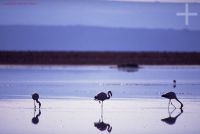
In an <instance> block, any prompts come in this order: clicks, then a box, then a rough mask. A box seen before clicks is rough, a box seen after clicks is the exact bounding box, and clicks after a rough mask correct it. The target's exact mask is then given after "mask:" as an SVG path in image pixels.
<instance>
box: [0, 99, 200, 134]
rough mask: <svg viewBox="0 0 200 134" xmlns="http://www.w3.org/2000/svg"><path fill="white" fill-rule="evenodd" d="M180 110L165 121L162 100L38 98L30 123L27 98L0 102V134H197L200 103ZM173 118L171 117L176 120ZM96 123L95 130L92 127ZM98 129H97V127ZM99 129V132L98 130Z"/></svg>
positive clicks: (30, 107)
mask: <svg viewBox="0 0 200 134" xmlns="http://www.w3.org/2000/svg"><path fill="white" fill-rule="evenodd" d="M182 101H183V102H184V109H183V112H182V113H181V110H180V109H176V110H175V111H173V108H172V107H171V108H170V111H171V112H172V111H173V112H172V114H171V117H172V118H170V119H168V123H171V124H168V123H166V122H163V121H162V119H164V118H169V116H170V115H169V114H168V109H167V107H166V106H167V103H168V102H167V101H166V100H163V99H128V100H108V101H105V103H104V107H103V115H102V116H103V117H102V118H103V122H104V125H105V126H103V125H102V118H101V105H100V104H99V103H98V102H95V101H93V100H87V99H85V100H65V99H41V102H42V108H41V110H40V112H41V114H40V115H39V116H38V119H39V121H38V123H37V124H33V123H32V118H33V117H34V116H36V115H37V114H39V109H37V110H36V112H35V115H34V110H33V107H32V106H33V105H32V104H33V102H32V100H29V99H25V100H24V99H11V100H1V101H0V107H1V109H0V112H1V114H0V118H1V120H0V130H1V133H9V134H12V133H13V134H14V133H15V134H16V133H20V134H21V133H29V134H35V133H43V134H44V133H46V134H52V133H61V134H62V133H71V134H79V133H80V134H82V133H88V134H95V133H100V132H102V133H109V132H110V133H113V134H122V133H124V134H132V133H139V134H146V133H149V134H156V133H162V134H168V133H171V134H179V133H180V134H188V133H192V134H199V132H200V128H199V123H200V114H199V110H200V107H199V106H200V100H198V101H193V100H190V99H183V100H182ZM176 116H177V118H173V117H176ZM95 123H96V127H95ZM97 126H98V127H99V129H98V128H97ZM100 129H101V130H100Z"/></svg>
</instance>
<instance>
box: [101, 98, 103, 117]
mask: <svg viewBox="0 0 200 134" xmlns="http://www.w3.org/2000/svg"><path fill="white" fill-rule="evenodd" d="M101 119H103V101H102V103H101Z"/></svg>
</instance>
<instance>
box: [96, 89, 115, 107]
mask: <svg viewBox="0 0 200 134" xmlns="http://www.w3.org/2000/svg"><path fill="white" fill-rule="evenodd" d="M111 96H112V92H111V91H108V93H107V94H106V93H104V92H101V93H99V94H97V95H96V96H94V100H97V101H99V103H100V102H102V104H103V101H104V100H107V99H110V97H111Z"/></svg>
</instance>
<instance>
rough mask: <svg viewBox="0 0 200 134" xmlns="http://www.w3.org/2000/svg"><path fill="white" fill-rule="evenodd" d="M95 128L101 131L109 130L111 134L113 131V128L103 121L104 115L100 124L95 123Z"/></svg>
mask: <svg viewBox="0 0 200 134" xmlns="http://www.w3.org/2000/svg"><path fill="white" fill-rule="evenodd" d="M94 126H95V127H96V128H97V129H99V130H100V131H105V130H107V131H108V132H109V133H110V132H111V131H112V126H111V125H110V124H109V123H105V122H104V121H103V115H101V119H99V121H98V122H94Z"/></svg>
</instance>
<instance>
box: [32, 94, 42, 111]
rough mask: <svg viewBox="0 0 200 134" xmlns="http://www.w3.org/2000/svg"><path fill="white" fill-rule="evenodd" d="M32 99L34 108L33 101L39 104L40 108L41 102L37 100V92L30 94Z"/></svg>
mask: <svg viewBox="0 0 200 134" xmlns="http://www.w3.org/2000/svg"><path fill="white" fill-rule="evenodd" d="M32 99H33V100H34V108H35V109H36V105H35V101H36V102H37V103H38V104H39V108H40V107H41V103H40V102H39V101H38V99H39V94H38V93H34V94H32Z"/></svg>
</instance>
